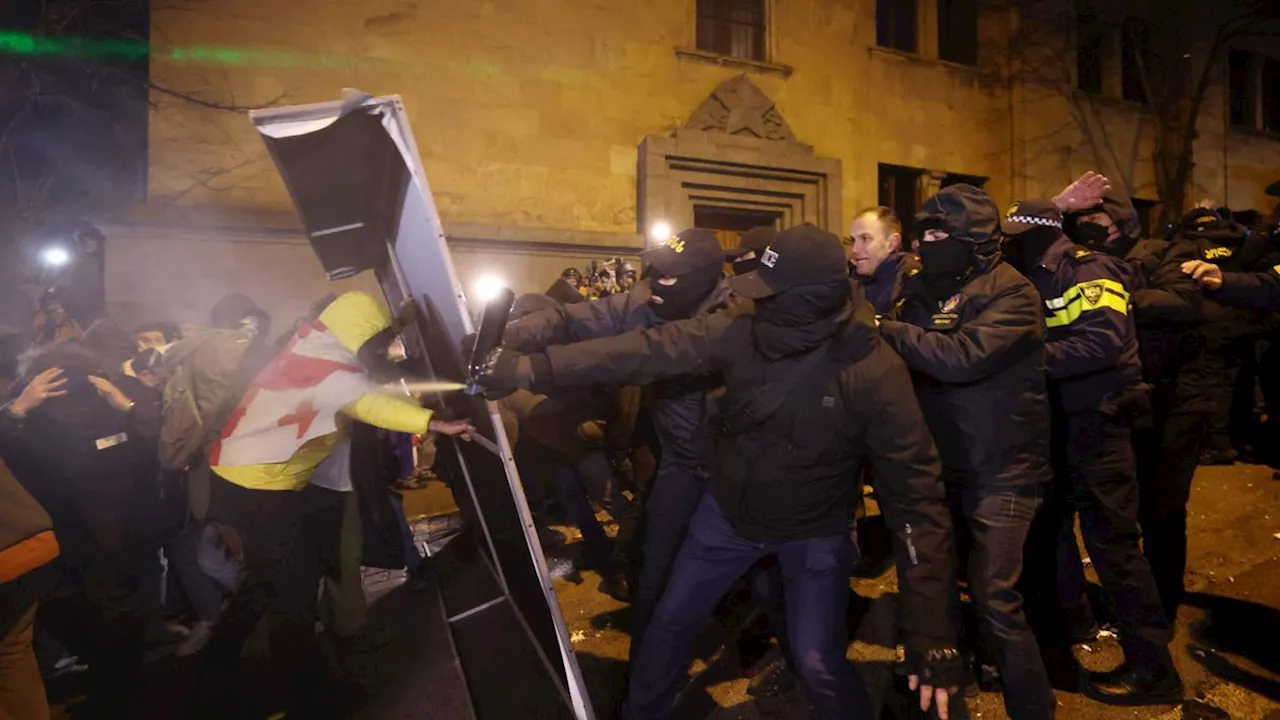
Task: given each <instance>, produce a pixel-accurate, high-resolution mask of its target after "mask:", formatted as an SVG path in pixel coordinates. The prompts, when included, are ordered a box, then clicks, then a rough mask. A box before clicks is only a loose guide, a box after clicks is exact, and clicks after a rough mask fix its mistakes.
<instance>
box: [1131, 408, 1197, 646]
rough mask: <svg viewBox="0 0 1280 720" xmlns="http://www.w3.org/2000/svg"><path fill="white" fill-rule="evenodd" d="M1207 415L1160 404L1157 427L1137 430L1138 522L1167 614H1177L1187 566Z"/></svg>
mask: <svg viewBox="0 0 1280 720" xmlns="http://www.w3.org/2000/svg"><path fill="white" fill-rule="evenodd" d="M1205 420H1206V418H1205V416H1204V414H1202V413H1181V412H1169V411H1167V410H1160V409H1159V408H1157V414H1156V416H1155V418H1154V422H1153V424H1152V427H1150V428H1143V429H1141V430H1135V431H1134V434H1133V447H1134V455H1135V456H1136V458H1137V463H1138V487H1139V488H1140V493H1139V502H1138V524H1139V525H1141V526H1142V538H1143V539H1142V552H1143V554H1144V555H1145V556H1146V558H1147V562H1148V563H1149V564H1150V565H1151V573H1152V575H1153V576H1154V577H1155V582H1156V588H1157V589H1158V590H1159V592H1160V602H1161V604H1162V605H1163V606H1164V612H1165V616H1166V617H1168V618H1169V619H1170V621H1172V620H1173V619H1174V618H1176V617H1177V614H1178V606H1179V605H1181V604H1182V596H1183V593H1184V592H1185V587H1184V585H1183V575H1184V574H1185V573H1186V570H1187V503H1188V502H1189V501H1190V500H1191V481H1192V479H1193V478H1194V477H1195V474H1196V464H1197V462H1198V461H1199V458H1200V448H1201V446H1202V445H1203V443H1204V436H1205V427H1206V422H1205Z"/></svg>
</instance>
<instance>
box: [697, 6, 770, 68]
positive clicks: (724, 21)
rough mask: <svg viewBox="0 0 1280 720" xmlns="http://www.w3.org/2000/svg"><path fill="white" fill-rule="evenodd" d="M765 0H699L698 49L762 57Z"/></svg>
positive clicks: (763, 56) (755, 57) (749, 57)
mask: <svg viewBox="0 0 1280 720" xmlns="http://www.w3.org/2000/svg"><path fill="white" fill-rule="evenodd" d="M764 48H765V13H764V0H698V49H699V50H706V51H707V52H713V53H719V54H721V55H729V56H731V57H736V58H743V59H745V60H759V61H761V62H763V61H765V60H766V59H767V58H766V57H765V51H764Z"/></svg>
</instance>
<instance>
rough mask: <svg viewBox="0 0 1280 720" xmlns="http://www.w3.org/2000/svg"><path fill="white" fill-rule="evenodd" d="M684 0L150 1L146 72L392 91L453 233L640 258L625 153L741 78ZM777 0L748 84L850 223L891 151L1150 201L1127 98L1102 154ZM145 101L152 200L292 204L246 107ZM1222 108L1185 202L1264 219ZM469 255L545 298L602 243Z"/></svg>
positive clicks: (631, 156)
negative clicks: (838, 186)
mask: <svg viewBox="0 0 1280 720" xmlns="http://www.w3.org/2000/svg"><path fill="white" fill-rule="evenodd" d="M920 3H921V5H920V7H921V8H922V15H921V25H922V35H923V36H925V38H926V43H925V44H924V45H923V46H922V47H923V50H924V52H925V53H926V54H931V53H932V50H931V47H932V45H933V43H931V42H928V38H929V36H930V34H931V23H932V22H934V19H933V15H932V14H931V10H930V8H931V7H932V6H933V4H934V0H920ZM694 6H695V0H648V1H647V2H643V3H634V2H633V3H628V2H621V1H620V0H595V1H593V2H587V1H586V0H467V1H466V2H444V1H443V0H361V1H360V2H350V1H349V0H306V1H305V2H303V1H302V0H220V1H219V2H217V3H209V2H204V1H202V0H155V2H154V6H153V11H152V22H153V25H154V27H153V32H152V42H153V45H154V46H155V52H156V55H155V58H154V59H153V62H152V74H153V80H154V81H155V83H156V84H157V85H159V86H162V87H165V88H169V89H173V90H178V91H180V92H184V93H188V94H190V95H193V96H196V97H198V98H200V99H202V100H206V101H212V102H215V103H220V104H229V105H236V106H254V105H261V104H265V103H272V102H275V103H280V104H294V103H305V102H318V101H327V100H334V99H337V98H338V97H339V94H340V91H341V89H342V88H344V87H354V88H358V89H360V90H363V91H365V92H369V93H372V94H375V95H377V94H389V93H398V94H400V95H402V96H403V97H404V101H405V105H406V107H407V109H408V112H409V114H410V121H411V123H412V126H413V130H414V133H415V136H416V138H417V141H418V145H419V148H420V150H421V153H422V161H423V165H424V166H425V168H426V171H427V174H428V177H429V178H430V182H431V185H432V189H433V191H434V195H435V200H436V203H437V205H438V207H439V210H440V214H441V217H442V219H443V221H444V223H445V226H446V229H449V228H450V227H451V226H457V225H460V224H461V225H478V226H486V227H502V228H523V229H526V230H529V231H531V232H532V233H533V234H534V235H537V238H538V239H539V240H541V241H546V242H557V239H558V238H559V237H560V236H562V235H565V236H567V235H568V234H569V233H572V232H578V233H580V234H581V232H582V231H593V232H596V233H600V234H601V237H611V238H612V245H614V246H615V247H617V246H618V245H619V244H621V245H627V244H631V245H634V246H636V247H638V246H639V240H638V238H636V237H635V235H634V234H635V233H637V232H638V230H639V228H637V220H636V204H637V203H636V179H637V147H638V146H639V144H640V142H641V141H642V140H643V139H644V138H645V137H646V136H648V135H655V134H664V133H669V132H671V131H672V130H673V129H674V128H676V127H678V126H680V125H681V124H682V123H683V122H684V121H685V120H686V119H687V118H688V116H689V115H690V114H691V113H692V112H693V111H694V110H695V108H697V106H698V105H699V104H700V103H701V102H702V101H703V100H704V99H705V98H706V97H707V96H708V95H709V94H710V93H711V92H712V90H714V89H715V88H716V86H717V85H719V84H720V83H721V82H723V81H725V80H726V79H729V78H731V77H733V76H735V75H737V74H738V73H740V72H743V71H742V70H741V69H737V68H732V67H721V66H717V65H713V64H709V63H706V62H701V61H697V60H691V59H683V58H681V57H679V56H678V55H677V53H676V49H677V48H688V47H691V46H693V45H694V39H695V36H694ZM769 6H770V15H771V17H770V39H769V46H770V56H771V60H773V61H774V62H776V63H780V64H785V65H788V66H790V67H792V68H793V69H794V72H793V74H791V76H790V77H782V76H781V75H778V74H773V73H767V72H749V76H750V78H751V80H752V81H753V82H754V83H755V84H756V85H757V86H758V87H760V89H761V90H763V91H764V92H765V93H766V94H767V95H768V96H769V97H770V98H772V99H773V100H774V102H775V103H776V104H777V107H778V110H779V111H780V112H781V114H782V116H783V117H784V118H785V119H786V121H787V122H788V124H789V125H790V127H791V128H792V130H793V131H794V133H795V136H796V139H797V140H799V141H800V142H802V143H806V144H809V145H812V146H813V147H814V149H815V151H816V153H817V155H819V156H822V157H831V158H836V159H838V160H840V161H841V163H842V177H843V186H842V210H843V217H844V222H845V223H847V222H848V220H849V218H850V217H851V216H852V214H853V212H854V211H855V210H856V209H858V208H860V207H862V206H865V205H868V204H873V203H875V202H876V199H877V163H882V162H883V163H894V164H901V165H908V166H913V167H920V168H926V169H929V170H933V171H948V172H956V173H965V174H970V175H980V176H986V177H988V178H990V181H989V183H988V186H987V187H988V189H989V190H990V191H991V192H992V194H993V195H994V196H995V197H996V199H997V202H998V203H1000V204H1002V205H1003V204H1004V203H1007V202H1008V201H1009V200H1011V199H1013V198H1014V197H1015V196H1024V197H1025V196H1034V195H1040V194H1046V193H1052V192H1053V191H1055V190H1057V189H1059V188H1061V187H1062V186H1063V185H1064V184H1065V183H1066V182H1068V181H1069V180H1070V179H1071V178H1072V177H1074V176H1075V175H1076V174H1078V173H1079V172H1082V171H1083V170H1086V169H1090V168H1096V167H1099V166H1100V163H1101V168H1102V169H1103V170H1104V171H1106V172H1109V173H1112V174H1115V175H1116V176H1117V177H1121V178H1125V179H1127V180H1128V181H1129V183H1130V185H1131V189H1132V190H1133V193H1134V194H1135V195H1137V196H1139V197H1154V190H1153V188H1152V178H1151V171H1150V163H1149V161H1148V160H1147V156H1148V155H1149V136H1150V129H1149V127H1146V125H1145V124H1144V122H1143V120H1142V118H1141V115H1140V113H1138V112H1137V111H1136V109H1135V108H1134V107H1133V106H1129V105H1126V104H1124V103H1120V102H1111V103H1103V104H1102V106H1101V110H1100V111H1099V112H1100V114H1099V115H1098V117H1099V118H1100V121H1101V122H1102V124H1103V126H1105V127H1106V128H1107V135H1108V139H1109V142H1110V143H1111V145H1112V146H1113V147H1114V148H1117V150H1115V151H1114V152H1111V153H1101V154H1100V153H1098V152H1095V148H1094V147H1092V146H1090V145H1089V144H1088V143H1086V142H1084V140H1083V137H1082V135H1081V133H1080V132H1079V130H1078V128H1073V127H1071V125H1070V122H1069V117H1068V116H1067V115H1066V113H1065V110H1066V108H1065V102H1064V101H1063V100H1062V99H1061V98H1057V99H1055V98H1052V97H1048V98H1046V97H1045V93H1044V92H1042V91H1040V90H1036V89H1034V88H1028V87H1024V86H1014V87H1012V88H1009V87H1006V86H1005V85H1004V84H1002V83H995V84H991V83H990V82H987V83H986V84H984V80H983V76H982V75H981V74H980V73H979V71H978V70H977V69H974V68H966V67H962V66H958V65H954V64H950V63H945V62H941V61H938V60H936V59H930V58H927V57H921V56H914V55H908V54H904V53H898V52H894V51H889V50H884V49H880V48H876V47H875V1H874V0H772V1H771V2H770V3H769ZM1002 22H1003V20H1002V19H1001V18H984V20H983V24H982V27H981V32H982V36H983V38H984V39H985V40H987V41H989V42H995V43H999V42H1001V41H1002V40H1001V38H1002V37H1003V32H1004V30H1003V25H1002ZM152 100H153V102H154V103H155V106H156V109H155V111H154V113H153V115H152V117H151V123H150V133H151V138H150V202H151V203H156V204H164V205H169V206H174V207H178V208H182V207H187V206H190V207H193V208H195V207H199V208H202V212H205V214H207V210H208V209H209V208H216V209H217V210H218V211H219V212H225V213H227V214H228V215H229V216H233V215H235V214H237V213H239V212H241V211H243V210H255V211H256V210H261V209H264V208H265V209H273V208H274V209H280V210H287V209H288V207H289V205H288V199H287V197H286V195H285V192H284V188H283V186H282V184H281V182H280V180H279V178H278V176H277V174H276V172H275V170H274V167H273V166H272V165H271V163H270V161H269V160H268V159H267V157H266V155H265V152H264V150H263V147H262V144H261V142H260V141H259V140H258V138H257V136H256V133H255V132H254V131H253V129H252V128H251V126H250V125H249V123H248V121H247V119H246V118H245V117H244V115H243V113H235V112H225V111H218V110H210V109H207V108H204V107H201V106H199V105H196V104H192V103H190V102H187V101H185V100H179V99H176V98H174V97H172V96H170V95H167V94H164V93H160V92H156V93H153V95H152ZM1222 104H1223V103H1222V100H1221V95H1220V94H1219V95H1218V96H1217V98H1216V99H1214V100H1211V101H1210V102H1208V103H1206V108H1207V109H1206V113H1205V117H1204V118H1202V126H1203V130H1204V138H1202V140H1201V143H1200V146H1198V150H1199V151H1200V156H1199V161H1200V162H1199V165H1198V166H1197V168H1196V174H1195V180H1196V183H1197V192H1198V193H1199V192H1203V193H1206V194H1208V195H1212V196H1224V197H1227V198H1228V200H1230V201H1231V202H1233V203H1237V206H1238V207H1255V208H1258V209H1264V210H1266V209H1269V207H1270V206H1269V204H1268V200H1267V199H1266V198H1264V197H1263V196H1262V188H1263V187H1265V185H1266V184H1267V183H1268V182H1271V181H1272V180H1274V179H1275V177H1273V175H1274V174H1275V168H1277V167H1280V162H1278V161H1280V143H1277V142H1276V141H1275V140H1273V139H1266V138H1259V137H1256V136H1249V135H1242V134H1240V133H1237V132H1224V130H1223V126H1222ZM1058 128H1063V129H1061V130H1059V129H1058ZM1224 138H1225V139H1224ZM1215 143H1216V144H1215ZM1215 153H1216V155H1215ZM1224 168H1225V170H1224ZM573 242H578V241H577V240H573V241H571V243H573ZM584 244H587V245H589V244H591V243H590V242H588V243H584ZM596 244H600V243H596ZM606 244H607V243H606ZM535 245H536V243H535ZM303 250H305V246H299V247H298V249H297V252H302V251H303ZM465 253H466V254H467V256H466V257H461V255H460V256H459V260H460V262H459V265H460V272H461V273H462V275H463V280H464V283H465V282H468V280H469V278H470V276H471V275H473V274H474V273H476V272H480V271H481V270H482V269H487V268H490V267H498V268H499V269H501V268H506V272H507V273H508V274H509V275H511V276H513V277H514V278H515V280H513V285H516V286H517V290H520V291H532V290H541V289H542V287H540V285H544V284H545V283H544V282H543V275H544V274H545V275H547V277H545V280H546V281H547V282H549V281H550V280H551V279H553V277H554V276H553V274H552V273H553V271H554V268H555V267H557V266H559V267H562V266H564V265H566V264H570V262H568V261H567V260H572V262H575V263H577V264H580V263H579V262H578V260H580V259H581V257H586V256H590V255H593V254H595V253H593V252H592V251H591V250H590V248H584V250H583V252H582V253H576V252H565V251H564V250H563V249H561V250H559V251H554V252H553V251H548V252H547V253H545V254H539V253H538V252H537V251H536V249H535V250H534V251H530V249H529V247H528V245H527V243H526V245H525V246H524V247H523V248H522V249H521V250H520V252H519V253H514V254H508V253H503V252H497V251H494V250H492V249H488V250H477V249H475V248H470V249H465ZM535 270H536V272H535ZM535 275H536V276H537V277H534V276H535Z"/></svg>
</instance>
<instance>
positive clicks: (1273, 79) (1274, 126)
mask: <svg viewBox="0 0 1280 720" xmlns="http://www.w3.org/2000/svg"><path fill="white" fill-rule="evenodd" d="M1260 65H1261V66H1262V67H1261V68H1260V69H1259V74H1260V75H1261V76H1262V79H1261V82H1259V83H1258V87H1259V88H1260V94H1261V95H1262V103H1261V104H1262V124H1261V125H1260V126H1259V127H1260V128H1261V129H1263V130H1266V131H1267V132H1273V133H1280V60H1276V59H1275V58H1262V62H1261V63H1260Z"/></svg>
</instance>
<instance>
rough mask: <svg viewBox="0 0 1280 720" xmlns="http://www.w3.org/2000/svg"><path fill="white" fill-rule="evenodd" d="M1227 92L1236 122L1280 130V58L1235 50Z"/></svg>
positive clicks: (1230, 57)
mask: <svg viewBox="0 0 1280 720" xmlns="http://www.w3.org/2000/svg"><path fill="white" fill-rule="evenodd" d="M1227 92H1228V97H1229V100H1230V120H1231V124H1232V125H1235V126H1237V127H1246V128H1251V129H1254V130H1265V131H1267V132H1273V133H1280V60H1277V59H1275V58H1271V57H1267V56H1265V55H1255V54H1253V53H1250V52H1248V51H1245V50H1232V51H1231V52H1229V53H1228V54H1227Z"/></svg>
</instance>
